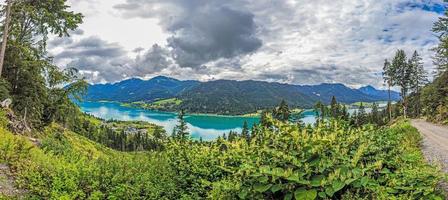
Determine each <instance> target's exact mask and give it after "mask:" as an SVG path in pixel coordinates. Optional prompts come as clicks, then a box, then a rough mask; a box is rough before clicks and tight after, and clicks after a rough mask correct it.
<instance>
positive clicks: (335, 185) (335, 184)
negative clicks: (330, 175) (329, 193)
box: [332, 180, 345, 192]
mask: <svg viewBox="0 0 448 200" xmlns="http://www.w3.org/2000/svg"><path fill="white" fill-rule="evenodd" d="M332 186H333V190H334V192H337V191H339V190H341V189H342V188H344V186H345V183H344V182H342V181H340V180H336V181H333V185H332Z"/></svg>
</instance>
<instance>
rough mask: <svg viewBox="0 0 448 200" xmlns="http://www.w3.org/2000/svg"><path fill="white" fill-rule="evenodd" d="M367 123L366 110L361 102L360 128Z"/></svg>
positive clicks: (359, 109) (359, 113)
mask: <svg viewBox="0 0 448 200" xmlns="http://www.w3.org/2000/svg"><path fill="white" fill-rule="evenodd" d="M366 123H367V114H366V109H365V107H364V105H363V104H362V102H361V104H360V105H359V108H358V126H361V125H363V124H366Z"/></svg>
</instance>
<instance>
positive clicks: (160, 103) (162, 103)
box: [152, 98, 182, 106]
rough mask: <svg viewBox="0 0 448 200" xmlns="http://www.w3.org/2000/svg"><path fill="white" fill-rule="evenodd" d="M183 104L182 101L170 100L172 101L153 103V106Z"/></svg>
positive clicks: (165, 100)
mask: <svg viewBox="0 0 448 200" xmlns="http://www.w3.org/2000/svg"><path fill="white" fill-rule="evenodd" d="M181 103H182V100H180V99H177V98H170V99H162V100H158V101H155V102H153V103H152V104H154V105H158V106H162V105H166V104H174V105H180V104H181Z"/></svg>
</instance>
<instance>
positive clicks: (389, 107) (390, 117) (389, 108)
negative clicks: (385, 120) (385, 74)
mask: <svg viewBox="0 0 448 200" xmlns="http://www.w3.org/2000/svg"><path fill="white" fill-rule="evenodd" d="M387 85H388V88H389V89H388V92H389V100H388V108H387V109H388V110H389V121H390V120H392V103H391V102H390V82H388V83H387Z"/></svg>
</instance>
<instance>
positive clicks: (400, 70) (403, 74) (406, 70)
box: [391, 49, 413, 118]
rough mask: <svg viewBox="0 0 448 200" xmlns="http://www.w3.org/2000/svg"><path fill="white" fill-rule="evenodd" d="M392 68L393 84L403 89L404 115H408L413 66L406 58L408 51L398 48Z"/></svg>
mask: <svg viewBox="0 0 448 200" xmlns="http://www.w3.org/2000/svg"><path fill="white" fill-rule="evenodd" d="M391 68H392V72H393V73H392V86H399V87H400V89H401V97H402V101H403V104H402V106H403V115H404V117H405V118H406V116H407V94H408V92H409V90H410V86H411V85H412V79H411V76H412V73H413V71H412V69H413V68H412V66H411V65H409V63H408V61H407V60H406V53H405V52H404V51H403V50H401V49H399V50H397V52H396V54H395V57H394V59H393V60H392V64H391Z"/></svg>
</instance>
